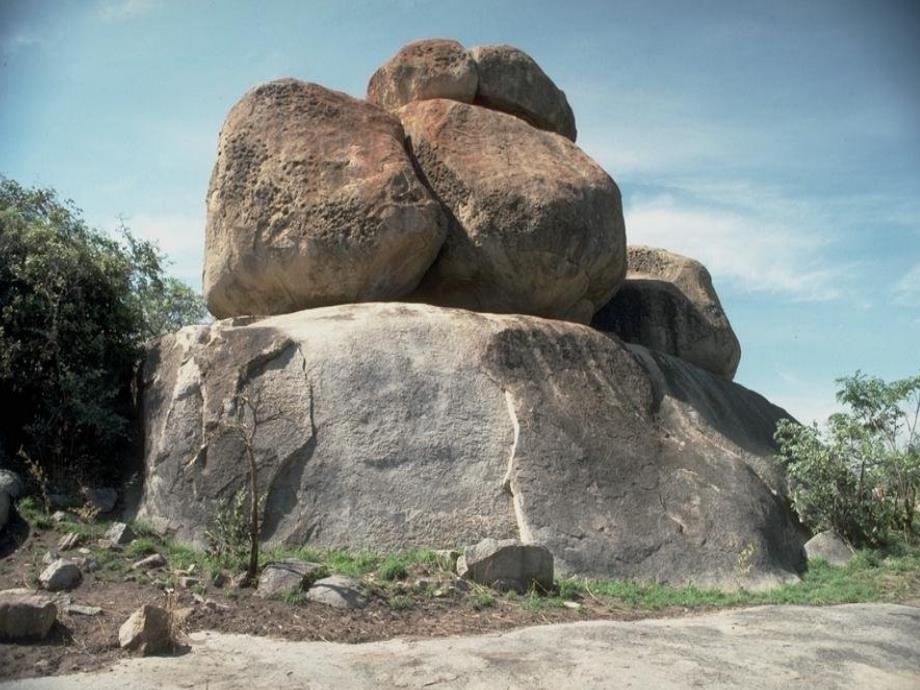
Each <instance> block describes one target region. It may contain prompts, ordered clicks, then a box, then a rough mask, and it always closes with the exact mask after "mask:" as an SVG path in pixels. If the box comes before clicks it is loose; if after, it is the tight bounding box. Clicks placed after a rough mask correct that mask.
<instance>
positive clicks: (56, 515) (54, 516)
mask: <svg viewBox="0 0 920 690" xmlns="http://www.w3.org/2000/svg"><path fill="white" fill-rule="evenodd" d="M69 519H70V514H69V513H65V512H64V511H63V510H55V511H54V512H53V513H51V522H53V523H54V524H56V525H59V524H61V523H62V522H66V521H67V520H69Z"/></svg>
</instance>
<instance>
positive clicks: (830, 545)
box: [805, 530, 853, 565]
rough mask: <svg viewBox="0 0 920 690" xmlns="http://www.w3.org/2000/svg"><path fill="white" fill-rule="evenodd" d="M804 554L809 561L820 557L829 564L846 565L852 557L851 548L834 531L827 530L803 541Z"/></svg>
mask: <svg viewBox="0 0 920 690" xmlns="http://www.w3.org/2000/svg"><path fill="white" fill-rule="evenodd" d="M805 556H806V557H807V558H808V560H809V561H814V560H818V559H820V560H823V561H827V562H828V563H830V564H831V565H846V564H847V563H849V562H850V559H851V558H853V549H851V548H850V547H849V546H847V543H846V542H845V541H844V540H843V539H841V537H840V535H838V534H837V533H836V532H833V531H832V530H827V531H825V532H819V533H818V534H816V535H815V536H813V537H812V538H811V539H809V540H808V541H807V542H805Z"/></svg>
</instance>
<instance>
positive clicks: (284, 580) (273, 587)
mask: <svg viewBox="0 0 920 690" xmlns="http://www.w3.org/2000/svg"><path fill="white" fill-rule="evenodd" d="M321 569H323V566H322V565H320V564H319V563H310V562H309V561H302V560H298V559H294V558H290V559H285V560H283V561H277V562H275V563H269V564H268V565H266V566H265V568H264V569H263V570H262V573H261V574H260V575H259V587H258V589H257V590H256V594H258V595H259V596H260V597H274V596H278V595H280V594H293V593H295V592H299V591H301V590H302V589H303V588H304V584H308V578H310V576H311V575H312V576H313V579H315V578H316V575H314V573H316V572H318V571H320V570H321Z"/></svg>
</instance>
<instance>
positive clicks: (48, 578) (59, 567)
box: [38, 558, 83, 592]
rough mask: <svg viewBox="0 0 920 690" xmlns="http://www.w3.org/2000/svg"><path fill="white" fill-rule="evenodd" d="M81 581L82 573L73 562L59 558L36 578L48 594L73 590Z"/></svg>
mask: <svg viewBox="0 0 920 690" xmlns="http://www.w3.org/2000/svg"><path fill="white" fill-rule="evenodd" d="M82 580H83V573H81V572H80V568H79V567H78V566H77V564H76V563H74V562H73V561H70V560H67V559H66V558H59V559H57V560H56V561H54V562H52V563H51V564H50V565H49V566H48V567H47V568H45V569H44V570H43V571H42V572H41V575H39V576H38V582H39V584H41V586H42V588H44V589H47V590H48V591H49V592H59V591H61V590H68V589H73V588H74V587H76V586H78V585H79V584H80V582H81V581H82Z"/></svg>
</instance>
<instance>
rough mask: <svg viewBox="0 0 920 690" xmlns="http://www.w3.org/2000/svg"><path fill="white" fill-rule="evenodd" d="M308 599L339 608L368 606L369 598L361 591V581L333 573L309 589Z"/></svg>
mask: <svg viewBox="0 0 920 690" xmlns="http://www.w3.org/2000/svg"><path fill="white" fill-rule="evenodd" d="M307 599H309V600H310V601H315V602H316V603H318V604H325V605H326V606H332V607H334V608H337V609H362V608H364V607H365V606H367V598H366V597H365V596H364V594H363V593H362V592H361V583H360V582H358V581H357V580H356V579H355V578H353V577H346V576H345V575H331V576H330V577H324V578H323V579H321V580H317V581H316V582H314V583H313V586H311V587H310V589H309V590H307Z"/></svg>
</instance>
